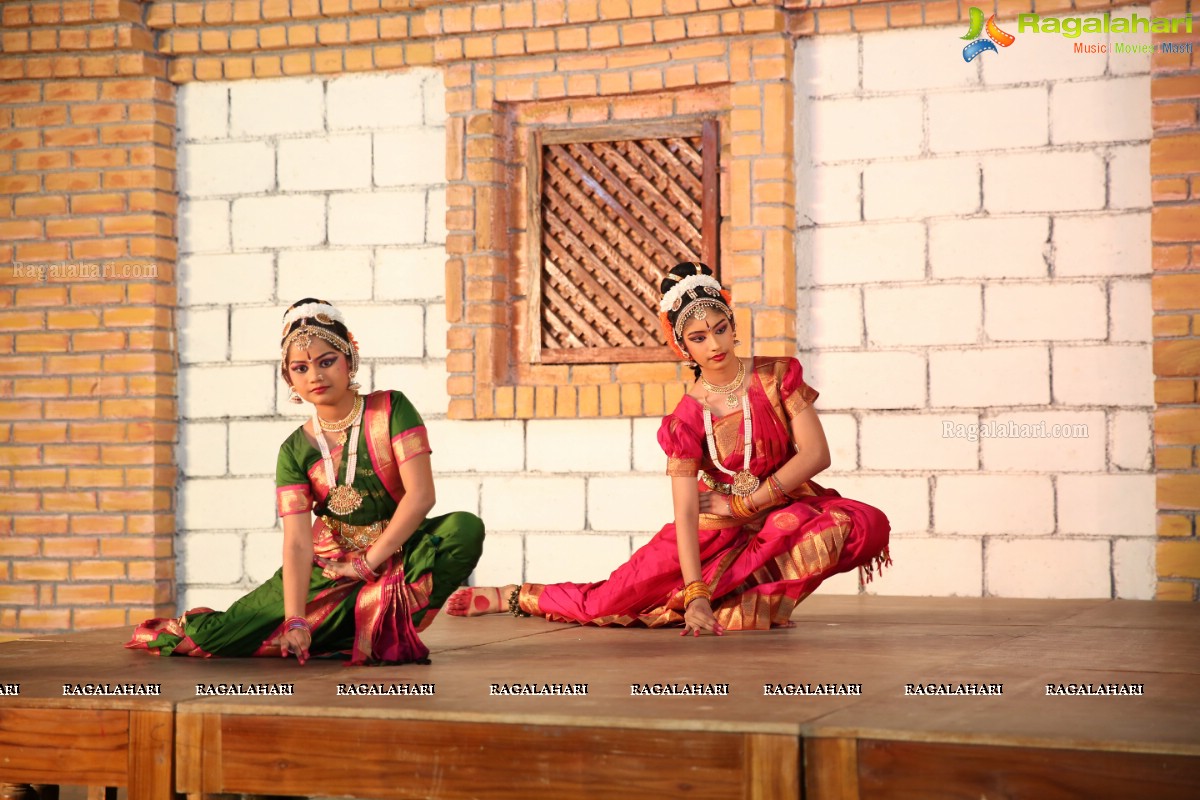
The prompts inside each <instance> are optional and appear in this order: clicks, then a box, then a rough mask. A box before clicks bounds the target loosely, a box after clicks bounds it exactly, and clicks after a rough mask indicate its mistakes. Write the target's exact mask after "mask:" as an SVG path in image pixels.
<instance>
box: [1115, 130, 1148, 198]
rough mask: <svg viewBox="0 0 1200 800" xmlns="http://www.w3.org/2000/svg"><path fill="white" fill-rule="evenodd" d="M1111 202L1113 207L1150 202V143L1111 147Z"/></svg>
mask: <svg viewBox="0 0 1200 800" xmlns="http://www.w3.org/2000/svg"><path fill="white" fill-rule="evenodd" d="M1109 152H1110V153H1111V154H1112V159H1111V160H1110V161H1109V162H1108V204H1109V207H1110V208H1147V207H1149V206H1150V181H1149V179H1148V176H1149V175H1150V145H1149V144H1135V145H1128V146H1125V147H1112V148H1109Z"/></svg>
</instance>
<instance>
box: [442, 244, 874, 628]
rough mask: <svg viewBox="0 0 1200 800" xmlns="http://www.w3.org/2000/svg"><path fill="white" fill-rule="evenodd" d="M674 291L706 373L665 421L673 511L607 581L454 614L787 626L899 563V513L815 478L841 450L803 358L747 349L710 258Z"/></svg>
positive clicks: (461, 602) (450, 606)
mask: <svg viewBox="0 0 1200 800" xmlns="http://www.w3.org/2000/svg"><path fill="white" fill-rule="evenodd" d="M662 291H663V301H662V305H661V307H660V310H661V311H662V314H661V317H662V320H663V327H664V330H665V332H666V333H667V338H668V341H669V342H670V343H671V345H672V347H673V349H674V350H675V351H676V353H677V354H678V355H680V356H681V357H682V358H684V359H685V360H687V361H688V362H689V363H691V364H694V365H695V371H696V378H697V380H696V382H695V384H693V386H692V387H691V388H690V390H689V391H688V392H687V394H685V395H684V396H683V398H682V399H681V400H680V401H679V404H678V405H677V406H676V407H675V410H674V411H673V412H672V413H670V414H669V415H667V416H666V417H665V418H664V419H663V421H662V425H661V427H660V428H659V432H658V441H659V444H660V445H661V446H662V448H663V450H664V451H665V452H666V454H667V474H668V475H670V476H671V478H672V495H673V500H674V510H675V521H674V522H673V523H670V524H667V525H665V526H664V527H663V528H662V530H660V531H659V532H658V534H657V535H655V536H654V538H653V539H651V540H650V541H649V542H648V543H646V545H645V546H643V547H641V548H640V549H638V550H637V552H635V553H634V554H633V556H632V557H631V558H630V560H629V561H628V562H626V563H625V564H622V565H621V566H620V567H618V568H617V569H616V570H615V571H614V572H613V573H612V574H611V575H610V576H609V577H608V579H607V580H602V581H597V582H594V583H551V584H538V583H524V584H521V585H520V586H517V585H515V584H513V585H509V586H506V587H500V588H471V589H462V590H460V591H459V592H457V593H456V594H454V595H453V596H451V598H450V599H449V600H448V601H447V609H446V610H447V612H448V613H450V614H455V615H459V616H475V615H477V614H485V613H494V612H498V611H504V610H508V611H510V612H512V613H513V614H521V615H536V616H542V617H545V618H546V619H549V620H554V621H560V622H576V623H580V624H591V625H646V626H649V627H659V626H669V625H670V626H677V625H680V624H682V625H683V632H682V633H683V634H684V635H686V634H687V633H688V632H691V633H693V634H695V635H698V634H699V633H700V631H702V630H703V631H710V632H712V633H715V634H718V635H720V634H722V633H724V632H725V631H727V630H763V629H767V628H770V627H776V626H786V625H789V624H790V617H791V614H792V610H793V609H794V608H795V607H796V604H797V603H799V602H800V601H801V600H803V599H804V598H805V597H807V596H808V595H809V594H811V593H812V592H813V590H815V589H816V588H817V587H818V586H819V585H820V584H821V582H822V581H823V580H825V578H827V577H829V576H830V575H833V574H835V573H839V572H848V571H850V570H853V569H855V568H861V569H862V572H863V573H864V575H865V577H866V579H867V580H869V579H870V577H871V576H872V575H873V573H874V571H875V570H876V569H878V568H881V567H882V566H883V565H884V564H890V563H891V562H890V559H889V557H888V551H887V544H888V534H889V531H890V525H889V523H888V520H887V517H886V516H884V514H883V513H882V512H881V511H879V509H877V508H874V507H872V506H869V505H867V504H866V503H862V502H859V501H856V500H851V499H848V498H844V497H842V496H841V495H840V494H838V492H836V491H835V490H833V489H829V488H825V487H822V486H820V485H819V484H817V483H816V482H815V481H814V480H813V476H815V475H816V474H818V473H819V472H821V471H822V470H824V469H825V468H827V467H828V466H829V463H830V459H829V450H828V445H827V443H826V441H825V435H824V432H823V430H822V428H821V423H820V421H819V420H818V418H817V414H816V411H815V410H814V409H813V407H812V403H813V401H815V400H816V399H817V396H818V394H817V391H816V390H815V389H813V388H812V387H810V386H809V385H808V384H806V383H805V382H804V379H803V373H802V370H801V367H800V362H798V361H797V360H796V359H794V358H762V357H759V358H750V359H740V358H739V357H738V356H737V355H736V353H735V352H734V347H735V345H736V344H737V341H736V339H735V334H734V322H733V312H732V309H731V307H730V302H729V295H728V293H726V292H725V291H724V290H723V289H722V288H721V286H720V284H719V283H718V282H717V281H716V279H715V278H713V277H712V271H711V270H710V269H709V268H708V267H707V266H705V265H703V264H698V263H696V262H687V263H684V264H680V265H678V266H676V267H675V268H674V269H673V270H672V271H671V273H670V274H669V275H668V276H667V277H666V278H665V279H664V281H663V285H662Z"/></svg>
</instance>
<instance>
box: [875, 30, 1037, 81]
mask: <svg viewBox="0 0 1200 800" xmlns="http://www.w3.org/2000/svg"><path fill="white" fill-rule="evenodd" d="M961 35H962V34H961V33H960V34H959V36H961ZM1031 38H1033V37H1031ZM1046 38H1049V37H1046ZM862 39H863V44H862V85H863V89H864V90H866V91H868V92H907V91H926V90H929V89H953V88H959V87H963V86H973V85H975V84H978V83H979V73H978V72H977V71H976V70H974V69H971V68H969V67H966V68H964V66H963V63H962V42H961V41H960V40H959V39H958V38H957V37H949V38H948V37H947V36H946V35H945V30H944V29H943V28H940V27H939V28H903V29H899V30H890V31H883V32H880V33H876V34H872V35H870V36H864V37H862ZM951 65H953V66H951Z"/></svg>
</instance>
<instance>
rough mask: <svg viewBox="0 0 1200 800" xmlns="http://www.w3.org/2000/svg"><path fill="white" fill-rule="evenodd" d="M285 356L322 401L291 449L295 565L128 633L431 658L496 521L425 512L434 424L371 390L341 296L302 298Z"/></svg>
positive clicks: (368, 658)
mask: <svg viewBox="0 0 1200 800" xmlns="http://www.w3.org/2000/svg"><path fill="white" fill-rule="evenodd" d="M281 356H282V367H281V368H282V372H283V378H284V380H285V381H287V383H288V384H289V386H290V387H291V390H292V394H291V400H292V402H295V403H302V402H304V401H308V402H310V403H312V404H313V415H312V418H311V419H310V420H309V421H308V422H306V423H305V424H304V425H302V426H300V427H299V428H297V429H296V431H295V432H293V433H292V435H291V436H289V437H288V438H287V439H286V440H285V441H284V442H283V445H282V446H281V447H280V448H279V461H278V465H277V468H276V487H277V488H276V500H277V503H278V511H279V515H280V516H281V517H282V518H283V538H284V545H283V567H282V568H281V569H280V570H279V571H278V572H276V573H275V575H274V576H273V577H272V578H271V579H270V580H268V581H267V582H266V583H264V584H263V585H262V586H260V587H258V588H257V589H255V590H254V591H252V592H250V593H249V594H247V595H246V596H245V597H242V598H241V599H239V600H237V601H236V602H234V603H233V604H232V605H231V606H230V607H229V609H228V610H227V611H213V610H211V609H207V608H198V609H193V610H191V611H188V612H187V613H185V614H183V615H182V616H180V617H179V618H177V619H176V618H166V619H152V620H147V621H146V622H145V623H143V624H142V625H140V626H138V628H137V629H136V630H135V632H134V635H133V639H132V640H131V641H130V642H129V643H128V644H126V645H125V646H126V647H129V648H135V649H146V650H150V651H152V652H154V653H156V654H158V655H177V656H182V655H188V656H198V657H213V656H283V657H285V658H286V657H287V656H288V655H295V656H296V658H297V660H299V662H300V663H301V664H303V663H304V662H305V661H306V660H307V659H308V657H309V656H310V654H311V655H324V654H331V653H348V654H349V655H350V656H351V661H350V663H351V664H401V663H407V662H414V661H415V662H422V663H427V662H428V655H429V650H428V648H426V647H425V645H424V644H423V643H422V642H421V640H420V637H419V636H418V631H420V630H423V629H424V628H426V627H428V625H429V623H430V622H432V621H433V618H434V616H435V615H436V614H437V611H438V609H439V608H440V607H441V605H442V603H443V602H445V600H446V598H447V597H448V596H449V595H450V593H451V592H453V591H454V590H455V589H456V588H457V587H458V586H459V585H460V584H461V583H462V582H463V580H464V579H465V578H466V577H467V576H468V575H469V574H470V573H471V570H473V569H474V568H475V564H476V562H477V561H478V560H479V556H480V554H481V552H482V549H483V535H484V532H483V523H482V522H481V521H480V519H479V518H478V517H477V516H475V515H474V514H469V513H466V512H455V513H451V514H446V515H443V516H439V517H432V518H426V515H427V514H428V513H429V511H430V509H432V508H433V505H434V499H435V496H434V486H433V473H432V469H431V467H430V460H429V454H430V452H431V450H430V447H429V441H428V438H427V436H426V431H425V426H424V423H423V422H422V420H421V416H420V414H418V413H417V410H416V409H415V408H413V405H412V403H410V402H409V400H408V398H406V397H405V396H404V395H403V394H402V393H400V392H395V391H378V392H372V393H371V394H369V395H365V396H364V395H360V394H359V393H358V388H359V386H358V384H357V383H355V382H354V376H355V373H356V372H357V371H358V363H359V361H358V345H357V343H356V342H355V341H354V337H353V335H351V333H350V332H349V330H347V328H346V325H345V321H344V319H343V317H342V315H341V313H340V312H339V311H338V310H337V309H335V308H334V307H333V306H331V305H329V304H328V303H325V302H324V301H320V300H314V299H313V298H305V299H304V300H301V301H299V302H298V303H295V304H294V305H292V306H291V308H289V309H288V311H287V313H286V314H285V315H284V328H283V341H282V344H281ZM314 513H315V515H316V519H315V520H314V519H313V514H314Z"/></svg>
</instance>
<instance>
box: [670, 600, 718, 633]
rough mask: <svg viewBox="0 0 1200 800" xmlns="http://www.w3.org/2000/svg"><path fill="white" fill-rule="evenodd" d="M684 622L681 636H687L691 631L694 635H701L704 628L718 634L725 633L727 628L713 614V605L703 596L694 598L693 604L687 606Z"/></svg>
mask: <svg viewBox="0 0 1200 800" xmlns="http://www.w3.org/2000/svg"><path fill="white" fill-rule="evenodd" d="M683 623H684V626H683V633H681V634H679V635H680V636H687V635H688V634H689V633H691V634H692V636H699V635H700V631H702V630H704V631H710V632H712V633H715V634H716V635H717V636H724V635H725V628H724V627H723V626H722V625H721V623H719V622H717V618H716V617H715V616H713V610H712V606H711V605H709V603H708V600H706V599H705V598H703V597H698V598H696V599H695V600H693V601H692V604H691V605H690V606H688V607H687V611H685V612H683Z"/></svg>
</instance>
